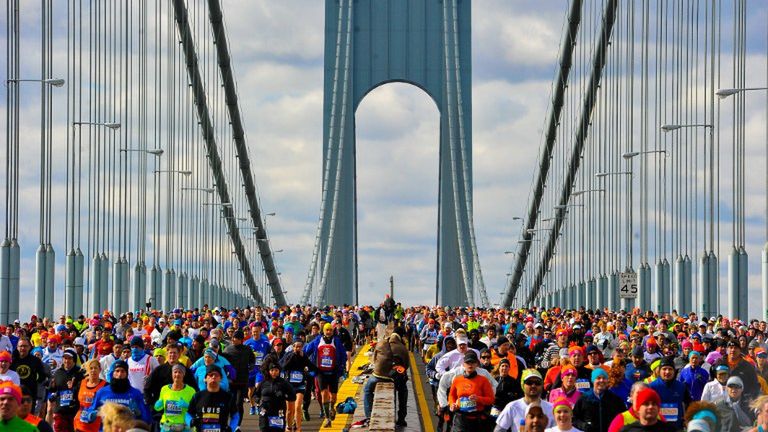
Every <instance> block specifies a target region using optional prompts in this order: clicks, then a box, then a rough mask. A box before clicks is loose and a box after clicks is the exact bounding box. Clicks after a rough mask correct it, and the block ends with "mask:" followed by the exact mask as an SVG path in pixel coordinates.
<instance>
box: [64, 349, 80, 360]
mask: <svg viewBox="0 0 768 432" xmlns="http://www.w3.org/2000/svg"><path fill="white" fill-rule="evenodd" d="M61 355H62V356H70V357H72V358H73V359H74V358H77V351H75V350H74V349H72V348H67V349H65V350H64V352H63V353H62V354H61Z"/></svg>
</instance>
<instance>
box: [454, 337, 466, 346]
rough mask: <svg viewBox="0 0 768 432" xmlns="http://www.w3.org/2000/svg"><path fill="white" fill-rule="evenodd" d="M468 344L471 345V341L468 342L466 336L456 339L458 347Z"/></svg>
mask: <svg viewBox="0 0 768 432" xmlns="http://www.w3.org/2000/svg"><path fill="white" fill-rule="evenodd" d="M468 343H469V341H468V340H467V337H466V336H459V337H457V338H456V345H461V344H464V345H466V344H468Z"/></svg>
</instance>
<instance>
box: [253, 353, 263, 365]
mask: <svg viewBox="0 0 768 432" xmlns="http://www.w3.org/2000/svg"><path fill="white" fill-rule="evenodd" d="M254 354H255V356H256V366H261V364H262V363H264V353H263V352H261V351H256V352H255V353H254Z"/></svg>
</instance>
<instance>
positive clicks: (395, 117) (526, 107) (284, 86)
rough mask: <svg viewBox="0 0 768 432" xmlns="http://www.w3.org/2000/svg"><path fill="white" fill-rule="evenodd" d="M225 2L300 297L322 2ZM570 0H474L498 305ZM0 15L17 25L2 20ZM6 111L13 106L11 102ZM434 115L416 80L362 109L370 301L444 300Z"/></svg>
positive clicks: (30, 242) (33, 121)
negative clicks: (387, 295)
mask: <svg viewBox="0 0 768 432" xmlns="http://www.w3.org/2000/svg"><path fill="white" fill-rule="evenodd" d="M38 3H39V2H31V1H24V2H22V5H23V9H22V18H23V20H25V27H23V28H24V29H25V30H24V31H23V32H22V43H23V45H24V46H27V47H29V51H28V52H29V54H28V55H26V56H24V59H23V61H22V65H23V66H24V67H26V68H27V69H28V70H30V71H32V72H31V73H32V74H34V71H35V70H36V69H35V67H36V66H37V64H38V63H37V62H38V60H37V57H35V56H34V55H33V53H34V52H35V51H36V49H37V48H36V47H37V46H38V45H39V27H37V32H36V31H35V28H36V26H37V20H38V19H39V18H38V17H39V10H38V8H39V5H38ZM223 5H224V12H225V17H226V22H227V30H228V38H229V41H230V48H231V51H232V59H233V61H234V69H235V72H236V79H237V81H238V89H239V95H240V102H241V110H242V113H243V116H244V120H245V126H246V131H247V137H248V144H249V146H250V154H251V160H252V164H253V165H252V166H253V169H254V171H255V175H256V181H257V183H258V187H259V190H260V195H261V199H262V205H263V210H264V212H276V213H277V215H276V216H275V217H271V218H269V222H268V223H269V226H268V227H269V234H270V237H271V238H272V239H273V247H274V248H275V249H284V252H283V253H281V254H279V255H277V264H278V267H279V270H280V271H281V272H282V280H283V283H284V286H285V288H286V289H287V290H288V297H289V299H290V300H297V299H298V297H299V296H300V294H301V291H302V289H303V286H304V282H305V278H306V274H307V269H308V267H309V263H310V259H311V256H312V246H313V243H314V235H315V229H316V223H317V216H318V212H319V208H320V196H321V193H320V192H321V164H322V160H321V154H322V153H321V151H322V150H321V149H322V130H323V127H322V116H323V113H322V101H323V37H324V22H323V14H324V2H323V1H321V0H288V1H275V0H224V1H223ZM567 8H568V2H567V1H565V0H548V1H540V0H539V1H536V0H531V1H528V0H526V1H523V0H516V1H509V0H476V1H475V2H473V6H472V26H473V34H472V41H473V42H472V54H473V59H472V64H473V87H472V99H473V116H474V117H473V123H474V130H473V137H472V141H473V154H474V159H473V166H474V199H475V202H474V210H475V214H474V220H475V229H476V233H477V244H478V248H479V255H480V261H481V264H482V266H483V273H484V276H485V282H486V287H487V291H488V295H489V297H490V299H491V301H492V302H497V301H498V299H499V294H500V292H501V290H502V289H503V287H504V283H505V279H506V276H505V274H506V273H507V272H508V271H509V267H510V265H511V264H512V260H511V256H509V255H504V251H505V250H510V249H514V245H515V243H516V239H517V234H518V230H519V226H518V225H516V224H515V223H513V222H512V217H513V216H519V215H522V214H523V213H525V212H526V210H527V209H526V205H527V198H528V194H529V189H530V183H531V177H532V175H533V171H532V166H533V164H534V162H535V161H536V156H537V154H538V150H539V147H540V144H541V129H542V126H543V124H544V117H545V114H546V112H547V106H548V103H549V95H550V87H551V83H552V78H553V76H554V74H555V68H556V61H557V56H558V50H559V45H560V39H561V35H562V29H563V21H564V18H565V15H566V13H567ZM763 9H764V7H763V5H757V7H756V10H757V13H756V14H755V16H757V17H760V16H764V12H765V11H764V10H763ZM57 18H63V17H57ZM762 22H765V21H764V20H763V21H762ZM3 24H4V26H5V25H7V23H6V22H5V17H3ZM65 24H66V21H65V18H64V19H63V20H62V21H57V29H58V31H60V32H61V33H59V34H58V35H59V36H61V37H64V36H63V35H64V33H63V31H64V30H65V27H64V25H65ZM752 29H753V30H755V29H758V30H755V31H756V32H757V33H756V34H755V35H754V40H753V38H752V37H750V43H751V46H753V47H754V48H755V50H756V51H759V52H757V53H753V55H752V57H751V59H750V67H754V68H755V69H754V70H755V71H756V72H755V74H756V75H755V77H754V78H753V80H752V81H750V80H748V82H750V83H752V84H755V85H763V82H764V76H765V69H764V65H765V58H764V55H763V54H760V53H764V52H765V45H764V44H765V42H764V41H765V34H764V30H763V29H764V27H759V26H758V27H753V28H752ZM4 34H5V32H3V37H4ZM3 45H5V44H3ZM25 52H26V51H25ZM62 63H63V57H62V55H60V54H58V53H57V69H58V68H62V70H63V66H62ZM755 99H759V98H755ZM34 101H35V99H34V96H30V98H29V102H25V104H26V105H24V114H22V127H23V129H24V131H25V132H26V134H28V135H29V136H30V137H31V138H25V139H27V140H28V141H25V142H27V143H28V144H29V145H28V146H25V148H24V150H23V152H22V159H23V160H25V161H27V162H28V163H27V164H26V165H27V168H29V169H30V170H34V169H35V168H34V167H35V166H36V163H35V155H36V154H37V153H36V150H35V149H34V147H35V142H36V141H35V139H34V137H35V130H36V129H35V127H36V125H37V124H38V122H39V119H38V118H37V117H36V110H37V109H39V108H37V106H36V105H34V103H33V102H34ZM749 107H750V108H751V109H753V110H754V111H752V112H754V113H755V115H754V119H755V120H754V121H752V122H750V134H749V136H750V140H749V142H748V149H749V154H750V160H751V162H752V163H754V164H755V169H756V171H757V172H758V173H759V172H760V170H761V168H760V167H761V166H762V165H761V164H762V163H763V161H764V158H765V152H764V150H763V147H762V144H761V143H764V142H763V141H762V139H761V137H762V136H763V134H764V129H763V127H764V124H762V123H761V122H760V119H764V109H765V105H764V102H763V101H760V100H753V101H751V102H750V105H749ZM2 110H3V112H2V114H5V106H3V107H2ZM438 121H439V118H438V112H437V109H436V107H435V105H434V103H433V102H432V101H431V99H430V98H429V97H428V96H427V95H426V94H425V93H424V92H422V91H421V90H419V89H417V88H415V87H413V86H409V85H406V84H389V85H385V86H382V87H379V88H377V89H376V90H374V91H373V92H371V93H370V94H369V95H368V96H367V97H366V98H365V99H364V100H363V102H362V103H361V105H360V107H359V109H358V111H357V113H356V124H357V167H358V172H357V175H358V214H359V221H358V223H359V226H358V233H359V239H358V245H359V252H358V254H359V256H358V266H359V277H360V280H359V287H360V295H361V302H363V303H371V302H378V301H379V300H380V298H381V297H382V296H383V293H384V292H385V290H387V285H388V279H389V276H390V275H393V276H394V277H395V283H396V288H395V293H396V296H397V297H398V298H400V299H402V300H404V301H405V302H407V303H431V302H433V301H434V286H435V277H436V275H435V262H436V241H437V239H436V232H437V227H436V223H437V187H438V139H439V136H438ZM752 156H754V157H752ZM3 157H5V155H3ZM761 158H762V159H761ZM753 173H754V171H753ZM751 180H752V178H750V185H751V190H752V189H754V191H755V195H756V200H755V202H756V203H758V202H759V200H761V199H762V196H763V195H762V193H763V191H762V189H761V187H762V186H761V185H762V182H763V181H764V180H763V178H762V177H760V176H758V177H756V178H754V182H752V181H751ZM35 181H36V178H34V176H31V175H30V176H25V178H24V180H23V184H22V187H23V188H24V189H25V190H27V191H28V193H29V196H30V197H31V198H30V199H29V200H28V202H27V203H25V204H23V205H22V209H21V210H22V213H28V214H29V215H30V220H32V221H33V223H32V224H31V226H29V227H28V228H26V229H23V230H22V231H23V234H22V239H21V244H22V246H23V247H24V255H25V256H26V259H25V260H24V262H23V263H22V266H23V268H22V273H23V274H24V275H25V276H24V277H23V278H22V285H23V293H22V298H23V299H24V298H32V288H31V277H30V276H31V274H32V273H33V272H34V263H33V261H32V259H31V257H32V254H33V252H34V248H35V247H36V243H37V234H36V225H37V224H36V223H34V222H36V216H34V215H36V210H35V208H36V207H35V202H36V195H34V194H35V193H36V186H35ZM24 182H26V183H24ZM753 183H754V185H753ZM57 186H58V187H61V184H58V185H57ZM752 186H753V187H752ZM62 202H63V201H62ZM750 207H751V206H750ZM60 211H63V210H60ZM749 216H750V217H749V218H748V223H749V229H748V233H749V235H750V239H749V240H750V242H749V243H750V249H749V250H748V252H749V253H750V256H751V263H750V264H751V266H750V267H751V272H750V273H751V276H752V281H751V282H754V283H753V284H752V288H753V291H752V293H753V294H756V295H758V293H759V291H757V287H758V284H759V251H760V248H761V246H762V244H763V242H764V239H763V238H762V226H763V223H764V220H765V214H764V213H763V212H762V210H761V206H760V205H758V204H755V205H754V209H753V211H751V212H750V213H749ZM57 221H58V219H57ZM57 223H58V222H57ZM61 230H63V222H62V226H61V229H54V231H55V234H54V241H56V239H57V238H60V235H59V234H58V233H59V232H60V231H61ZM56 249H57V252H59V258H60V259H59V261H60V262H61V263H62V264H61V265H59V267H58V268H57V278H58V279H60V280H61V277H62V275H63V261H62V260H61V256H62V255H63V254H62V253H61V250H62V249H63V239H62V245H61V246H57V247H56ZM62 284H63V282H62V283H58V284H57V293H61V292H62V288H61V285H62ZM57 295H59V294H57ZM60 298H63V296H61V297H60ZM754 303H756V302H753V307H755V308H757V306H756V305H754ZM21 310H22V316H25V314H28V313H31V311H32V304H31V302H22V308H21ZM58 310H59V309H57V311H58ZM756 312H757V309H754V312H753V313H756Z"/></svg>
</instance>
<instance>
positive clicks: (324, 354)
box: [317, 340, 336, 372]
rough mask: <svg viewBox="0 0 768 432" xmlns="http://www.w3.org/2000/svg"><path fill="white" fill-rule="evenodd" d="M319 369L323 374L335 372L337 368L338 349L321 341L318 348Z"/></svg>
mask: <svg viewBox="0 0 768 432" xmlns="http://www.w3.org/2000/svg"><path fill="white" fill-rule="evenodd" d="M317 368H318V369H320V371H321V372H333V370H334V369H335V368H336V347H335V346H334V345H333V341H331V343H325V341H322V340H321V341H320V344H319V345H318V346H317Z"/></svg>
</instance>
